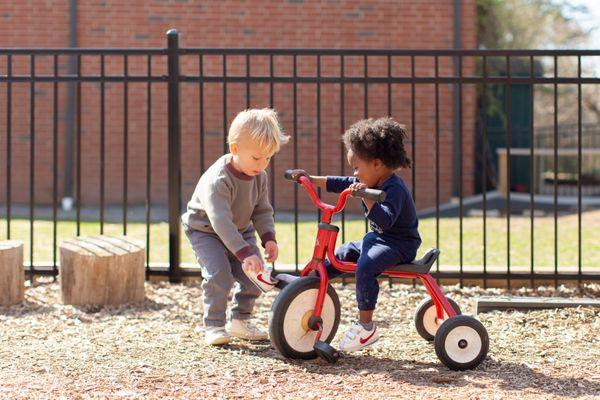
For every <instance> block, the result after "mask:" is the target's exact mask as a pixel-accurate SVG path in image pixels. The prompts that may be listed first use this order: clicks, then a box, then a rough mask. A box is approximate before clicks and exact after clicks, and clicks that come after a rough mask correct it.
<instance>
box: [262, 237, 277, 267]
mask: <svg viewBox="0 0 600 400" xmlns="http://www.w3.org/2000/svg"><path fill="white" fill-rule="evenodd" d="M265 255H266V256H267V257H266V258H267V262H275V261H276V260H277V257H278V256H279V247H277V243H276V242H274V241H272V240H269V241H268V242H267V243H265Z"/></svg>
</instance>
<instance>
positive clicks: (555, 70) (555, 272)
mask: <svg viewBox="0 0 600 400" xmlns="http://www.w3.org/2000/svg"><path fill="white" fill-rule="evenodd" d="M556 79H558V57H557V56H554V287H555V288H558V84H557V83H556Z"/></svg>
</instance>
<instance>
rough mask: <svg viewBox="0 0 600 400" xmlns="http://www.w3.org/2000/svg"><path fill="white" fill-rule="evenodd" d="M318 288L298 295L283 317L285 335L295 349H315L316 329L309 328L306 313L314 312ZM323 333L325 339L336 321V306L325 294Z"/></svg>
mask: <svg viewBox="0 0 600 400" xmlns="http://www.w3.org/2000/svg"><path fill="white" fill-rule="evenodd" d="M318 292H319V291H318V289H308V290H305V291H303V292H301V293H300V294H298V296H296V297H295V298H294V299H293V300H292V301H291V303H290V305H289V307H288V309H287V311H286V313H285V316H284V318H283V335H284V338H285V341H286V342H287V344H288V345H289V346H290V347H291V348H292V349H293V350H295V351H297V352H300V353H307V352H309V351H312V350H313V345H314V343H315V336H316V335H317V332H316V331H313V330H311V329H309V328H308V326H307V321H305V320H306V315H307V314H308V313H310V314H312V310H313V309H314V308H315V303H316V301H317V294H318ZM321 318H322V319H323V333H322V334H321V340H325V339H326V338H327V337H328V336H329V334H330V333H331V329H332V328H333V323H334V322H335V307H334V306H333V300H331V297H329V295H328V294H327V295H325V301H324V302H323V310H322V311H321Z"/></svg>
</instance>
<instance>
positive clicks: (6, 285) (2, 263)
mask: <svg viewBox="0 0 600 400" xmlns="http://www.w3.org/2000/svg"><path fill="white" fill-rule="evenodd" d="M24 294H25V272H24V271H23V242H20V241H18V240H3V241H0V306H11V305H13V304H18V303H22V302H23V296H24Z"/></svg>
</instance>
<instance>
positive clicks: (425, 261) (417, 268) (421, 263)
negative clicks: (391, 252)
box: [386, 249, 440, 274]
mask: <svg viewBox="0 0 600 400" xmlns="http://www.w3.org/2000/svg"><path fill="white" fill-rule="evenodd" d="M439 255H440V251H439V250H438V249H429V250H427V252H426V253H425V255H424V256H423V257H421V258H419V259H418V260H413V261H412V262H411V263H410V264H398V265H395V266H393V267H391V268H388V269H386V271H397V272H411V273H416V274H426V273H428V272H429V270H430V269H431V266H432V265H433V263H434V262H435V260H437V258H438V256H439Z"/></svg>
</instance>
